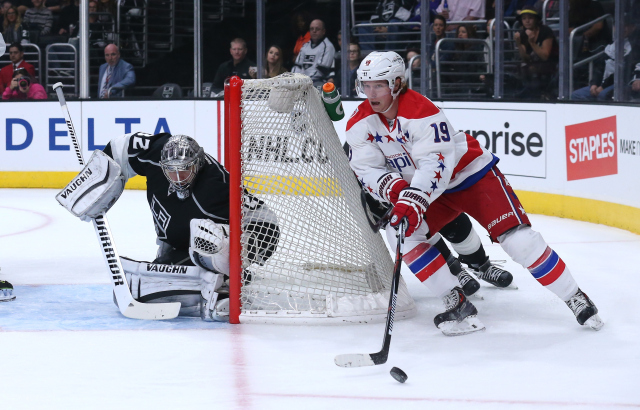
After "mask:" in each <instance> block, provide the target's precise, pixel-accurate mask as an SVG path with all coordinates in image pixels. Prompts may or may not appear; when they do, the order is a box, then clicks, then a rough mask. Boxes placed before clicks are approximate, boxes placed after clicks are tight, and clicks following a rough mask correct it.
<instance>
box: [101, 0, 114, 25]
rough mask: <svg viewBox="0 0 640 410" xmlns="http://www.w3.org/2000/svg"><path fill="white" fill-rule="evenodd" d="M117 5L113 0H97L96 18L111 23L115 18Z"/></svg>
mask: <svg viewBox="0 0 640 410" xmlns="http://www.w3.org/2000/svg"><path fill="white" fill-rule="evenodd" d="M116 9H117V5H116V2H115V1H114V0H99V1H98V13H108V14H99V15H98V20H100V21H101V22H102V23H111V22H113V21H114V20H115V19H116V13H117V10H116Z"/></svg>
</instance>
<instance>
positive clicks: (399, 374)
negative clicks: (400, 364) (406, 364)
mask: <svg viewBox="0 0 640 410" xmlns="http://www.w3.org/2000/svg"><path fill="white" fill-rule="evenodd" d="M389 373H391V377H393V378H394V379H396V381H398V382H399V383H404V382H406V381H407V379H408V378H409V376H407V374H406V373H405V372H403V371H402V369H399V368H397V367H394V368H392V369H391V371H390V372H389Z"/></svg>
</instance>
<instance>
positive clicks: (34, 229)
mask: <svg viewBox="0 0 640 410" xmlns="http://www.w3.org/2000/svg"><path fill="white" fill-rule="evenodd" d="M0 208H3V209H11V210H14V211H23V212H29V213H32V214H36V215H38V216H41V217H43V218H44V223H42V224H40V225H38V226H36V227H34V228H29V229H26V230H24V231H18V232H12V233H8V234H4V235H0V238H6V237H8V236H14V235H22V234H23V233H28V232H32V231H36V230H38V229H41V228H44V227H45V226H47V225H49V224H50V223H51V222H52V221H53V219H51V217H50V216H49V215H45V214H42V213H40V212H36V211H32V210H30V209H22V208H12V207H10V206H0Z"/></svg>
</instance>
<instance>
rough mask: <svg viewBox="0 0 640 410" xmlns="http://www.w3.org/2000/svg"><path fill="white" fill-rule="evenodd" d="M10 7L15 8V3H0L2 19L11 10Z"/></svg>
mask: <svg viewBox="0 0 640 410" xmlns="http://www.w3.org/2000/svg"><path fill="white" fill-rule="evenodd" d="M9 7H13V3H12V2H10V1H9V0H2V1H0V17H2V18H4V16H5V14H6V13H7V10H9Z"/></svg>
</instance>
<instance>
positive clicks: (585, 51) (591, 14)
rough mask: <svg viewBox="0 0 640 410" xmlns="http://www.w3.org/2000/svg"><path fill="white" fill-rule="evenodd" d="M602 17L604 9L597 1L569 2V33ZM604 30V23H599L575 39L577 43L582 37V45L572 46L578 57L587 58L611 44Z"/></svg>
mask: <svg viewBox="0 0 640 410" xmlns="http://www.w3.org/2000/svg"><path fill="white" fill-rule="evenodd" d="M604 15H605V12H604V9H603V8H602V5H601V4H600V2H598V1H593V0H569V32H571V31H572V30H573V29H574V28H576V27H579V26H582V25H584V24H587V23H589V22H590V21H593V20H595V19H597V18H598V17H601V16H604ZM605 28H606V24H605V22H604V21H599V22H598V23H596V24H594V25H593V26H591V27H590V28H589V29H587V31H585V32H583V33H581V34H580V35H579V36H578V37H577V39H578V41H580V36H581V37H582V44H574V47H575V48H574V49H575V50H578V52H579V55H581V56H582V57H587V56H589V55H591V54H592V53H593V52H599V51H601V48H602V47H605V46H606V45H607V44H609V43H610V42H611V40H612V38H611V32H610V30H606V29H605ZM574 41H575V40H574Z"/></svg>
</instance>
